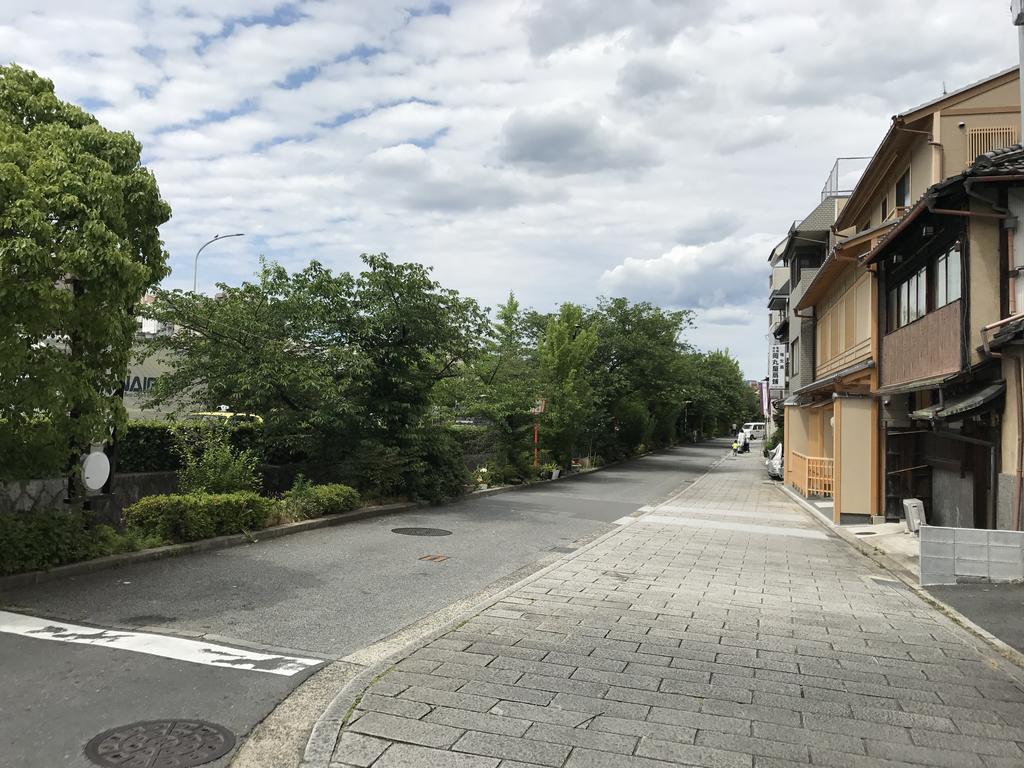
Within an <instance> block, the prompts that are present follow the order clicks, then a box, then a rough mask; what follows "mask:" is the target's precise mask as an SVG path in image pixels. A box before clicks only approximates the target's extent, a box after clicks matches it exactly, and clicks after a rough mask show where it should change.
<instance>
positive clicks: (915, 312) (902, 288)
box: [885, 242, 961, 333]
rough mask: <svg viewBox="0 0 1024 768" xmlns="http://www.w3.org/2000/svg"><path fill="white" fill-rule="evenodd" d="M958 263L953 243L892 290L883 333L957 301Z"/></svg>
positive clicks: (900, 281) (956, 247) (958, 283)
mask: <svg viewBox="0 0 1024 768" xmlns="http://www.w3.org/2000/svg"><path fill="white" fill-rule="evenodd" d="M960 260H961V257H960V243H959V242H955V243H953V244H952V245H951V246H950V247H949V248H947V249H946V250H945V251H943V252H942V253H941V254H939V255H938V256H936V257H934V258H932V259H931V260H930V261H929V262H928V263H927V264H925V265H924V266H922V267H921V268H920V269H917V270H915V271H914V272H912V273H911V274H909V275H906V276H905V277H903V278H901V279H900V280H899V281H898V282H897V283H896V284H895V285H894V286H892V287H891V288H890V289H889V292H888V293H887V294H886V297H885V326H886V333H891V332H892V331H895V330H896V329H897V328H902V327H903V326H905V325H909V324H910V323H912V322H914V321H915V320H919V319H920V318H922V317H924V316H925V315H926V314H927V313H928V312H934V311H935V310H936V309H941V308H942V307H944V306H946V305H947V304H949V303H951V302H954V301H956V300H957V299H959V298H960V294H961V286H960ZM894 261H895V260H894Z"/></svg>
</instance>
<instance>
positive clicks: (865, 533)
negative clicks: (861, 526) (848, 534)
mask: <svg viewBox="0 0 1024 768" xmlns="http://www.w3.org/2000/svg"><path fill="white" fill-rule="evenodd" d="M853 535H854V536H874V535H875V532H874V531H854V532H853Z"/></svg>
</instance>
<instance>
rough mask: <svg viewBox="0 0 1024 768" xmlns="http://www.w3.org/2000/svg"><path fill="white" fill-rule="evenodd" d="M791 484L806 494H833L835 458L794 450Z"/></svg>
mask: <svg viewBox="0 0 1024 768" xmlns="http://www.w3.org/2000/svg"><path fill="white" fill-rule="evenodd" d="M792 457H793V459H792V461H793V466H792V468H791V474H790V484H791V485H792V486H793V487H794V488H795V489H796V490H798V491H799V492H800V493H801V494H803V495H804V496H832V495H833V493H834V486H833V482H834V480H833V477H834V475H835V459H829V458H826V457H824V456H805V455H804V454H802V453H797V452H796V451H793V453H792Z"/></svg>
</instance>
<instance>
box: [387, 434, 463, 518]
mask: <svg viewBox="0 0 1024 768" xmlns="http://www.w3.org/2000/svg"><path fill="white" fill-rule="evenodd" d="M401 454H402V455H403V456H405V457H406V459H405V463H404V466H403V470H402V488H403V490H404V491H405V492H406V493H407V494H408V495H409V497H410V498H414V499H416V498H419V499H426V500H428V501H430V502H432V503H434V504H439V503H440V502H442V501H445V500H446V499H450V498H455V497H457V496H461V495H462V494H463V493H465V491H466V486H467V485H468V484H469V483H470V482H471V480H472V477H471V475H470V473H469V470H468V469H466V463H465V460H464V459H463V454H462V448H461V446H460V445H459V443H458V442H457V441H456V439H455V438H454V437H453V436H452V434H451V432H450V431H448V430H446V429H443V428H440V427H432V426H428V427H421V428H419V429H417V430H415V431H413V432H411V433H410V434H409V435H408V436H407V437H406V439H405V441H404V445H403V447H402V451H401Z"/></svg>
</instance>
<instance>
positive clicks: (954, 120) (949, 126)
mask: <svg viewBox="0 0 1024 768" xmlns="http://www.w3.org/2000/svg"><path fill="white" fill-rule="evenodd" d="M960 123H964V127H963V128H961V127H960ZM941 124H942V129H941V130H942V148H943V165H944V171H945V175H946V176H952V175H954V174H957V173H960V172H961V171H962V170H964V168H966V167H967V166H968V165H970V164H971V163H973V162H974V160H975V158H976V157H977V155H976V154H975V153H974V152H973V151H971V150H970V146H969V144H970V142H969V137H970V132H971V130H972V129H973V130H977V129H979V128H1003V129H1009V130H1008V131H1007V135H1008V136H1009V139H1008V140H1007V141H1005V142H1004V141H996V142H994V143H996V144H999V145H1002V144H1004V143H1005V144H1013V143H1015V142H1016V141H1017V140H1018V136H1019V133H1020V131H1019V126H1020V112H1018V111H1016V110H1014V111H1007V112H1001V113H997V114H983V115H943V116H942V122H941ZM997 136H998V135H997ZM989 148H991V149H994V148H995V147H989Z"/></svg>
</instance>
